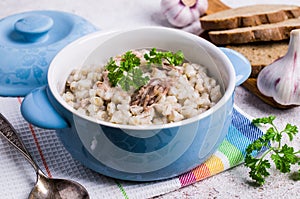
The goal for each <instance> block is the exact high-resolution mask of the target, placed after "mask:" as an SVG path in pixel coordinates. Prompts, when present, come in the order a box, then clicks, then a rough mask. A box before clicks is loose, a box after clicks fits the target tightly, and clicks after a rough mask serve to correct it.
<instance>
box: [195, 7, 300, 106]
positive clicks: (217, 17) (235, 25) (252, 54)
mask: <svg viewBox="0 0 300 199" xmlns="http://www.w3.org/2000/svg"><path fill="white" fill-rule="evenodd" d="M200 22H201V26H202V28H203V29H204V30H205V31H206V32H207V34H208V38H209V40H210V41H211V42H212V43H214V44H216V45H217V46H225V47H228V48H231V49H233V50H236V51H238V52H240V53H241V54H243V55H244V56H245V57H246V58H247V59H248V60H249V61H250V63H251V65H252V73H251V76H250V78H249V79H248V80H247V81H246V83H244V86H245V87H246V88H248V89H250V91H252V92H257V93H255V94H257V95H258V97H260V98H261V99H263V100H264V101H265V102H267V103H268V104H270V105H272V106H274V107H277V108H286V107H285V106H280V104H277V103H276V102H274V101H273V100H272V99H269V98H267V97H265V96H262V95H261V94H260V93H259V91H258V89H257V88H256V85H255V84H256V78H257V76H258V73H259V72H260V71H261V69H262V68H263V67H264V66H267V65H269V64H271V63H272V62H274V61H275V60H277V59H278V58H280V57H282V56H284V55H285V54H286V52H287V49H288V44H289V37H290V32H291V30H293V29H298V28H300V6H293V5H277V4H275V5H274V4H266V5H263V4H261V5H252V6H244V7H239V8H231V9H227V10H224V11H220V12H217V13H214V14H209V15H206V16H203V17H201V18H200Z"/></svg>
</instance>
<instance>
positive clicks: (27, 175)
mask: <svg viewBox="0 0 300 199" xmlns="http://www.w3.org/2000/svg"><path fill="white" fill-rule="evenodd" d="M21 100H22V99H21V98H1V97H0V112H1V113H2V114H3V115H4V116H5V117H6V118H7V119H8V120H9V121H10V122H11V123H12V124H13V126H14V127H15V128H16V130H17V131H18V133H19V134H20V137H21V139H22V140H23V141H24V143H25V146H26V147H27V149H28V151H29V152H30V153H31V154H32V156H33V158H34V159H35V160H36V162H37V164H38V165H39V166H40V167H41V169H42V170H43V171H45V173H46V174H48V175H49V176H50V177H58V178H67V179H73V180H75V181H78V182H79V183H81V184H83V185H84V186H85V187H86V188H87V190H88V191H89V193H90V196H91V198H92V199H94V198H96V199H97V198H99V199H103V198H126V199H127V198H129V199H134V198H137V199H141V198H151V197H155V196H158V195H162V194H166V193H168V192H171V191H175V190H177V189H180V188H182V187H185V186H188V185H190V184H192V183H195V182H198V181H200V180H203V179H205V178H207V177H210V176H213V175H215V174H218V173H220V172H222V171H225V170H227V169H229V168H231V167H234V166H236V165H238V164H241V163H242V162H243V160H244V156H245V148H246V147H247V146H248V145H249V144H250V143H251V142H253V141H254V140H255V139H257V138H258V137H260V136H261V135H262V131H261V130H259V129H258V128H257V127H255V126H253V125H252V124H251V121H250V119H251V118H250V117H249V116H246V114H245V113H243V112H242V111H241V110H240V109H239V108H238V107H235V108H234V111H233V118H232V124H231V126H230V129H229V133H228V135H227V136H226V139H225V140H224V141H223V143H222V144H221V145H220V147H219V148H218V150H217V151H216V152H215V153H214V155H212V157H211V158H210V159H209V160H207V161H206V162H205V163H203V164H201V165H199V166H198V167H197V168H195V169H193V170H192V171H189V172H187V173H185V174H182V175H180V176H178V177H175V178H172V179H168V180H163V181H156V182H128V181H121V180H117V179H112V178H109V177H105V176H103V175H100V174H98V173H96V172H94V171H92V170H90V169H88V168H86V167H84V166H83V165H81V164H80V163H79V162H77V161H76V160H74V159H73V158H72V157H71V155H70V154H69V153H68V152H67V151H66V150H65V148H64V147H63V145H62V144H61V142H60V140H59V139H58V138H57V136H56V133H55V131H53V130H46V129H40V128H37V127H34V126H33V125H30V124H28V123H27V122H26V121H25V120H24V119H23V118H22V116H21V114H20V111H19V109H20V104H21ZM0 173H1V175H0V192H1V198H10V199H14V198H15V199H20V198H27V196H28V194H29V192H30V190H31V188H32V187H33V185H34V183H35V180H36V176H35V172H34V171H33V169H32V168H31V166H30V164H29V163H27V162H26V160H25V159H24V158H23V157H22V156H21V155H20V154H19V152H17V151H16V150H15V149H14V148H13V147H12V146H10V144H9V143H8V142H7V141H6V140H5V139H3V138H0Z"/></svg>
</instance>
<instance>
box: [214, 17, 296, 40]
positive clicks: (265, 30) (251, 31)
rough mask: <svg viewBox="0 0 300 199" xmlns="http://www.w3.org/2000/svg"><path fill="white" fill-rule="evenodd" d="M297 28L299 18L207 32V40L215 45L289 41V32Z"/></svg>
mask: <svg viewBox="0 0 300 199" xmlns="http://www.w3.org/2000/svg"><path fill="white" fill-rule="evenodd" d="M298 28H300V18H296V19H288V20H285V21H282V22H278V23H273V24H263V25H259V26H253V27H246V28H235V29H230V30H216V31H209V32H208V35H209V39H210V40H211V41H212V42H213V43H214V44H217V45H226V44H243V43H250V42H261V41H281V40H285V39H289V37H290V32H291V31H292V30H293V29H298Z"/></svg>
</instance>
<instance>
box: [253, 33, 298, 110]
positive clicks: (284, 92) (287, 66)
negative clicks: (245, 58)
mask: <svg viewBox="0 0 300 199" xmlns="http://www.w3.org/2000/svg"><path fill="white" fill-rule="evenodd" d="M299 52H300V29H295V30H292V31H291V33H290V41H289V48H288V51H287V53H286V55H285V56H283V57H281V58H279V59H278V60H276V61H274V62H273V63H272V64H270V65H268V66H266V67H265V68H264V69H263V70H262V71H260V73H259V74H258V78H257V87H258V89H259V91H260V92H261V93H262V94H263V95H265V96H268V97H272V98H273V99H274V100H275V101H276V102H278V103H279V104H282V105H300V57H299Z"/></svg>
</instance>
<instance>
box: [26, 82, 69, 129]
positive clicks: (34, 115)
mask: <svg viewBox="0 0 300 199" xmlns="http://www.w3.org/2000/svg"><path fill="white" fill-rule="evenodd" d="M21 113H22V115H23V117H24V118H25V119H26V120H27V121H28V122H29V123H31V124H33V125H35V126H37V127H40V128H45V129H61V128H67V127H68V123H67V121H66V120H65V119H64V118H63V117H62V116H61V115H60V114H59V113H58V112H57V111H56V110H55V109H54V107H53V106H52V104H51V102H50V101H49V98H48V95H47V86H43V87H39V88H36V89H34V90H33V91H31V92H30V93H29V94H28V95H26V97H25V98H24V99H23V101H22V105H21Z"/></svg>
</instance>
